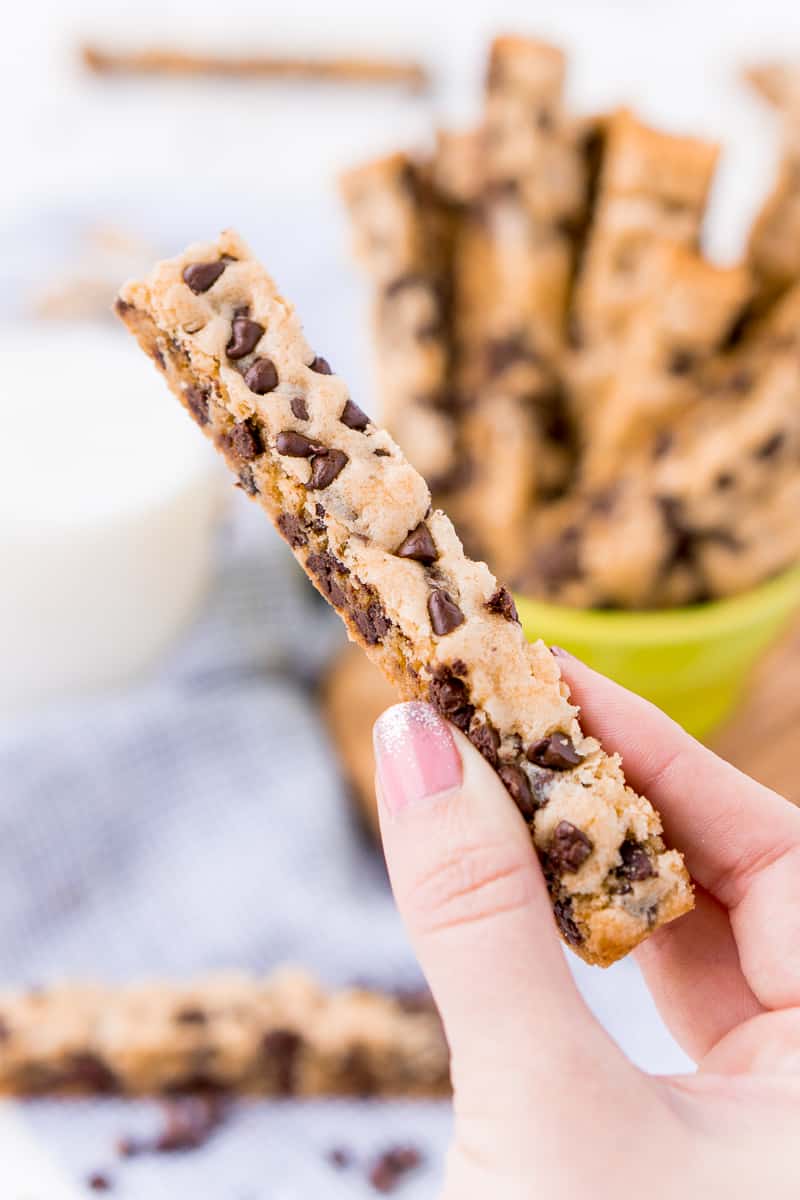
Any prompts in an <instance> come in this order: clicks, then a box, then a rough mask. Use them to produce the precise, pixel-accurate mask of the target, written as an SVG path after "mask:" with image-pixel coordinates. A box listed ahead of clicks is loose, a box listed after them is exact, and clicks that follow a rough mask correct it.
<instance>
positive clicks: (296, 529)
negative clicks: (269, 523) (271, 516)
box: [277, 513, 308, 550]
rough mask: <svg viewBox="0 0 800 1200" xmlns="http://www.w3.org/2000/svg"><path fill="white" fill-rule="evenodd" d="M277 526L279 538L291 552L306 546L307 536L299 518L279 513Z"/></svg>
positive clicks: (291, 514)
mask: <svg viewBox="0 0 800 1200" xmlns="http://www.w3.org/2000/svg"><path fill="white" fill-rule="evenodd" d="M277 524H278V530H279V532H280V534H281V536H282V537H283V538H284V540H285V541H287V542H288V543H289V545H290V546H291V547H292V549H293V550H296V549H297V548H298V546H307V545H308V535H307V534H306V531H305V528H304V526H303V522H302V521H301V519H300V517H296V516H295V515H294V513H281V515H280V516H279V517H278V522H277Z"/></svg>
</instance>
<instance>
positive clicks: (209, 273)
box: [183, 262, 225, 296]
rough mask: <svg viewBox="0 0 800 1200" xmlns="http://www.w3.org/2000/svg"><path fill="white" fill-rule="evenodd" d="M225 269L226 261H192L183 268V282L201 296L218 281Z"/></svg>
mask: <svg viewBox="0 0 800 1200" xmlns="http://www.w3.org/2000/svg"><path fill="white" fill-rule="evenodd" d="M224 270H225V263H224V262H208V263H191V264H190V266H188V267H184V269H183V282H184V283H185V284H187V285H188V287H190V288H191V289H192V291H193V292H194V294H195V295H196V296H199V295H200V293H201V292H207V291H208V289H209V288H210V287H212V285H213V284H215V283H216V282H217V280H218V279H219V277H220V275H221V274H222V272H223V271H224Z"/></svg>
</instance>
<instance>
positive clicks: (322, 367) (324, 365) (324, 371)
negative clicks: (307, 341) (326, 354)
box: [308, 354, 333, 375]
mask: <svg viewBox="0 0 800 1200" xmlns="http://www.w3.org/2000/svg"><path fill="white" fill-rule="evenodd" d="M308 368H309V370H310V371H316V373H317V374H318V375H332V374H333V371H332V370H331V365H330V363H329V362H328V360H327V358H321V357H320V355H319V354H318V355H317V357H316V358H315V359H314V360H313V361H312V362H310V363H309V364H308Z"/></svg>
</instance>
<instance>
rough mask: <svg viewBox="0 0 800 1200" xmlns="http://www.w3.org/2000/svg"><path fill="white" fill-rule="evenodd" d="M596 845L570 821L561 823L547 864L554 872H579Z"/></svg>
mask: <svg viewBox="0 0 800 1200" xmlns="http://www.w3.org/2000/svg"><path fill="white" fill-rule="evenodd" d="M593 849H594V843H593V842H592V841H591V840H590V838H588V837H587V836H586V834H585V833H584V832H583V831H582V830H580V829H578V828H577V827H576V826H575V825H572V824H571V823H570V822H569V821H559V823H558V824H557V825H556V827H555V830H554V832H553V840H552V841H551V843H550V847H549V849H548V851H547V862H548V865H549V867H550V868H551V870H553V871H577V870H578V868H579V867H581V866H583V864H584V863H585V862H586V859H587V858H588V857H589V855H590V854H591V853H592V850H593Z"/></svg>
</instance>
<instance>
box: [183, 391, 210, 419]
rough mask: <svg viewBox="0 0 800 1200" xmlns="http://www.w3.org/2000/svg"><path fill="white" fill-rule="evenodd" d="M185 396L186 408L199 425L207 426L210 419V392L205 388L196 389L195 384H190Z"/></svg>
mask: <svg viewBox="0 0 800 1200" xmlns="http://www.w3.org/2000/svg"><path fill="white" fill-rule="evenodd" d="M183 394H184V396H185V397H186V406H187V408H188V409H189V412H190V413H191V414H192V416H193V417H194V419H195V421H197V424H198V425H207V424H208V419H209V411H208V392H207V391H206V390H205V388H200V387H195V386H194V384H190V385H189V387H187V388H186V389H185V391H184V393H183Z"/></svg>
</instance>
